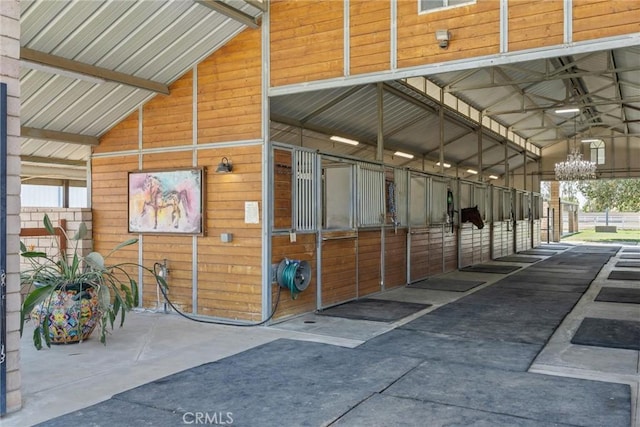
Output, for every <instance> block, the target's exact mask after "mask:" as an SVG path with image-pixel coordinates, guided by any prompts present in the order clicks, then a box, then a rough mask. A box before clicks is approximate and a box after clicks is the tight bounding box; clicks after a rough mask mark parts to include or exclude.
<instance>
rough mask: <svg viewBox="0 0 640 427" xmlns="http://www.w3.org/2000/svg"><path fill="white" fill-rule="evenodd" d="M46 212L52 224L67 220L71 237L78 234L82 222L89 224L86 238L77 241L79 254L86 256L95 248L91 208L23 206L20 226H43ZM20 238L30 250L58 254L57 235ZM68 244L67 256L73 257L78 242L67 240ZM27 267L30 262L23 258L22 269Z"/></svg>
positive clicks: (21, 261)
mask: <svg viewBox="0 0 640 427" xmlns="http://www.w3.org/2000/svg"><path fill="white" fill-rule="evenodd" d="M45 214H47V215H48V216H49V219H50V220H51V224H52V225H53V226H54V227H58V226H60V224H61V221H60V220H65V223H66V225H65V230H66V233H67V236H69V238H71V237H73V236H74V235H75V234H76V232H77V231H78V229H79V228H80V223H82V222H84V223H85V225H86V226H87V230H88V233H87V235H86V236H85V239H84V240H80V241H78V242H77V244H78V246H77V248H78V254H79V255H81V256H85V255H87V254H88V253H89V252H91V251H92V250H93V239H92V229H93V227H92V221H91V220H92V214H91V209H90V208H23V209H22V210H21V212H20V228H21V229H27V228H43V227H44V222H43V219H44V216H45ZM20 240H21V241H22V243H24V244H25V246H26V247H27V249H28V250H31V251H41V252H46V253H47V254H48V255H50V256H58V247H59V246H58V244H59V242H57V240H58V238H57V237H56V236H50V235H48V234H45V235H42V236H34V237H26V236H22V237H21V238H20ZM67 245H68V247H67V256H69V257H72V256H73V253H74V248H75V245H76V242H75V241H73V242H67ZM27 268H29V263H28V262H25V260H24V259H21V260H20V270H21V271H24V270H25V269H27Z"/></svg>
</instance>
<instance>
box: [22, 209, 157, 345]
mask: <svg viewBox="0 0 640 427" xmlns="http://www.w3.org/2000/svg"><path fill="white" fill-rule="evenodd" d="M44 228H45V229H46V231H47V233H48V234H50V235H52V236H53V235H55V228H54V227H53V225H52V223H51V220H50V219H49V217H48V216H47V215H45V217H44ZM87 233H88V230H87V227H86V225H85V224H84V223H81V224H80V226H79V229H78V231H77V233H76V234H75V235H74V236H72V237H69V236H68V235H67V234H66V232H65V231H64V230H62V234H63V236H61V237H60V238H61V239H62V238H65V239H67V241H68V242H70V243H73V255H72V256H69V255H68V254H67V253H65V251H63V250H60V244H59V242H58V240H57V239H54V240H55V241H56V244H57V249H58V254H57V256H49V255H47V254H46V253H45V252H40V251H29V250H27V247H26V246H25V245H24V243H22V242H21V243H20V249H21V255H22V257H24V258H26V259H27V260H28V261H29V263H30V265H31V268H30V269H29V270H27V271H24V272H22V273H21V282H22V287H23V292H24V293H25V298H24V301H23V303H22V307H21V318H20V319H21V322H20V334H21V335H22V332H23V330H24V324H25V320H26V319H27V318H28V317H29V316H30V315H31V316H32V317H33V314H32V312H34V309H36V310H40V312H47V315H42V316H40V324H39V325H37V326H36V328H35V329H34V332H33V343H34V345H35V347H36V348H37V349H38V350H40V349H41V348H42V340H43V338H44V341H45V343H46V345H47V346H48V347H50V346H51V337H50V333H49V326H50V323H49V322H50V319H49V315H48V310H49V309H51V307H52V305H53V304H54V303H53V301H55V299H56V295H57V293H59V292H61V291H62V292H66V291H67V290H71V291H72V292H73V293H76V292H77V294H76V296H75V298H76V299H78V300H81V298H88V297H89V296H91V295H97V300H98V303H97V305H98V310H97V312H98V316H99V318H98V319H97V326H98V327H99V328H100V342H102V343H103V344H106V336H107V333H108V330H107V328H108V326H109V327H110V329H111V330H113V327H114V323H115V321H116V319H117V318H118V317H119V319H120V322H119V325H120V326H122V325H123V324H124V320H125V313H126V312H127V311H129V310H131V308H133V307H135V306H137V305H138V284H137V282H136V280H134V279H133V278H132V277H131V274H130V273H129V272H128V271H127V269H129V270H131V268H132V267H137V268H142V269H144V270H146V271H148V272H150V273H151V274H152V275H153V276H154V277H155V279H156V280H157V281H158V282H159V283H160V284H161V285H163V286H166V282H165V281H164V279H163V278H162V277H159V276H158V275H156V274H155V272H154V271H152V270H151V269H148V268H146V267H144V266H142V265H139V264H136V263H119V264H111V265H110V264H108V263H107V260H108V258H109V257H110V256H111V255H112V254H113V253H115V252H116V251H118V250H120V249H122V248H124V247H126V246H130V245H133V244H135V243H137V242H138V239H137V238H133V239H129V240H127V241H125V242H122V243H120V244H119V245H117V246H116V247H115V248H114V249H113V250H111V252H109V253H108V254H107V255H105V256H103V255H102V254H100V253H98V252H91V253H89V254H87V255H86V256H81V255H80V254H79V253H78V244H79V242H80V241H81V240H82V239H84V238H85V237H86V235H87ZM70 246H71V245H70ZM78 310H80V309H79V308H78ZM36 317H37V316H36ZM81 323H82V322H81V321H80V319H79V320H78V323H77V327H78V328H80V326H81ZM78 334H79V330H78ZM79 340H80V341H82V336H81V335H80V339H79Z"/></svg>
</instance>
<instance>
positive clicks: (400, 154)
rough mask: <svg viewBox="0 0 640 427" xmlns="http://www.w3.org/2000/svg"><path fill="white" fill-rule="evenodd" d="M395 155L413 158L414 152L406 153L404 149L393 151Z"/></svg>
mask: <svg viewBox="0 0 640 427" xmlns="http://www.w3.org/2000/svg"><path fill="white" fill-rule="evenodd" d="M393 155H394V156H398V157H404V158H405V159H413V154H409V153H404V152H402V151H396V152H395V153H393Z"/></svg>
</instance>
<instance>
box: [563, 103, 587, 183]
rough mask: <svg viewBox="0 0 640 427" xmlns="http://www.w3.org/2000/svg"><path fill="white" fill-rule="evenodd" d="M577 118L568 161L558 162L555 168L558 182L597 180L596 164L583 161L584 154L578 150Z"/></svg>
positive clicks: (574, 122)
mask: <svg viewBox="0 0 640 427" xmlns="http://www.w3.org/2000/svg"><path fill="white" fill-rule="evenodd" d="M560 111H562V110H560ZM567 111H571V110H567ZM576 118H577V116H575V117H574V118H573V147H571V149H570V150H569V154H568V155H567V160H565V161H564V162H558V163H556V166H555V172H556V180H557V181H582V180H585V179H595V178H596V164H595V162H590V161H588V160H583V159H582V153H580V151H579V150H578V142H577V140H576V139H577V136H578V132H577V124H576V122H577V120H576Z"/></svg>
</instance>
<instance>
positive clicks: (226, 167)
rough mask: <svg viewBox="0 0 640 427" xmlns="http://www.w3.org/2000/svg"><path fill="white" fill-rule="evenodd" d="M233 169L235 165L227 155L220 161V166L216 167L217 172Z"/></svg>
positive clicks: (226, 171)
mask: <svg viewBox="0 0 640 427" xmlns="http://www.w3.org/2000/svg"><path fill="white" fill-rule="evenodd" d="M232 170H233V165H232V164H231V163H229V159H227V158H226V157H223V158H222V161H221V162H220V163H218V168H217V169H216V173H228V172H231V171H232Z"/></svg>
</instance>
